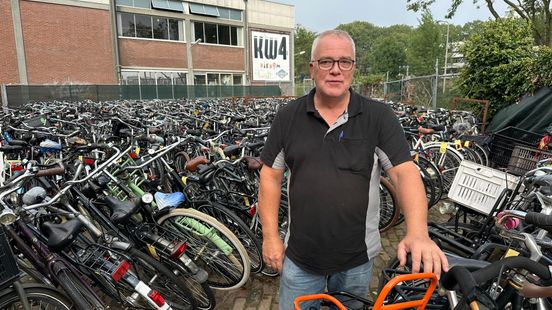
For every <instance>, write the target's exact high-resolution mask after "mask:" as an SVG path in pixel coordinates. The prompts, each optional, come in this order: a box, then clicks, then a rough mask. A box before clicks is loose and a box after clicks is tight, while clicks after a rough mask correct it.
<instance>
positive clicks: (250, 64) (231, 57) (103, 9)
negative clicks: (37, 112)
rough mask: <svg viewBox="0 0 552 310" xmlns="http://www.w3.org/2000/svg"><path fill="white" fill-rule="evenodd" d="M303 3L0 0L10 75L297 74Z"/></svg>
mask: <svg viewBox="0 0 552 310" xmlns="http://www.w3.org/2000/svg"><path fill="white" fill-rule="evenodd" d="M294 24H295V18H294V7H293V6H290V5H286V4H280V3H276V2H270V1H262V0H193V1H184V2H183V1H177V0H0V42H2V44H0V84H20V85H36V84H100V85H102V84H108V85H113V84H123V85H280V87H281V88H282V90H283V92H284V93H287V94H291V89H292V86H293V85H292V84H293V78H292V77H293V55H294V51H293V46H294V45H293V28H294Z"/></svg>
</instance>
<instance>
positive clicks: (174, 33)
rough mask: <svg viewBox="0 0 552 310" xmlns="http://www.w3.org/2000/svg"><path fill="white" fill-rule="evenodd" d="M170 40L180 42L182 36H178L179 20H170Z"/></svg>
mask: <svg viewBox="0 0 552 310" xmlns="http://www.w3.org/2000/svg"><path fill="white" fill-rule="evenodd" d="M169 40H175V41H178V40H180V36H179V35H178V20H176V19H169Z"/></svg>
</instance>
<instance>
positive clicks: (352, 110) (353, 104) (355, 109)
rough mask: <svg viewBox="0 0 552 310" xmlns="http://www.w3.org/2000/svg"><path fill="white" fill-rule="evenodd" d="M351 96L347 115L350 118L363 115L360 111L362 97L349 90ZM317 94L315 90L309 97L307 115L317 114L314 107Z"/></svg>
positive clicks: (314, 89)
mask: <svg viewBox="0 0 552 310" xmlns="http://www.w3.org/2000/svg"><path fill="white" fill-rule="evenodd" d="M349 92H350V93H351V96H350V97H349V105H348V106H347V111H346V112H347V113H348V114H349V117H353V116H356V115H357V114H360V113H362V111H361V109H360V95H359V94H357V93H356V92H354V91H353V89H352V88H349ZM315 93H316V88H313V89H312V90H311V91H310V92H309V94H308V95H307V107H306V110H307V113H315V112H316V108H315V107H314V94H315Z"/></svg>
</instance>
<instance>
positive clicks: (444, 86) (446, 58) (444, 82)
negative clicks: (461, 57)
mask: <svg viewBox="0 0 552 310" xmlns="http://www.w3.org/2000/svg"><path fill="white" fill-rule="evenodd" d="M449 30H450V24H448V23H447V41H446V43H445V67H444V69H443V94H445V90H446V88H447V83H446V82H447V64H448V47H449Z"/></svg>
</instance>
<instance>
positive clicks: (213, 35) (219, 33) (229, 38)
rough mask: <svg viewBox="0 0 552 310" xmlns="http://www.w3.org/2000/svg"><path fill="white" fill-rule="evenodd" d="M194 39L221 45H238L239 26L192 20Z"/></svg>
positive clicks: (239, 41)
mask: <svg viewBox="0 0 552 310" xmlns="http://www.w3.org/2000/svg"><path fill="white" fill-rule="evenodd" d="M194 34H195V38H194V40H197V39H201V41H202V42H205V43H211V44H221V45H233V46H239V45H240V43H241V40H240V34H241V28H239V29H238V27H234V26H229V25H218V24H210V23H200V22H194Z"/></svg>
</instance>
